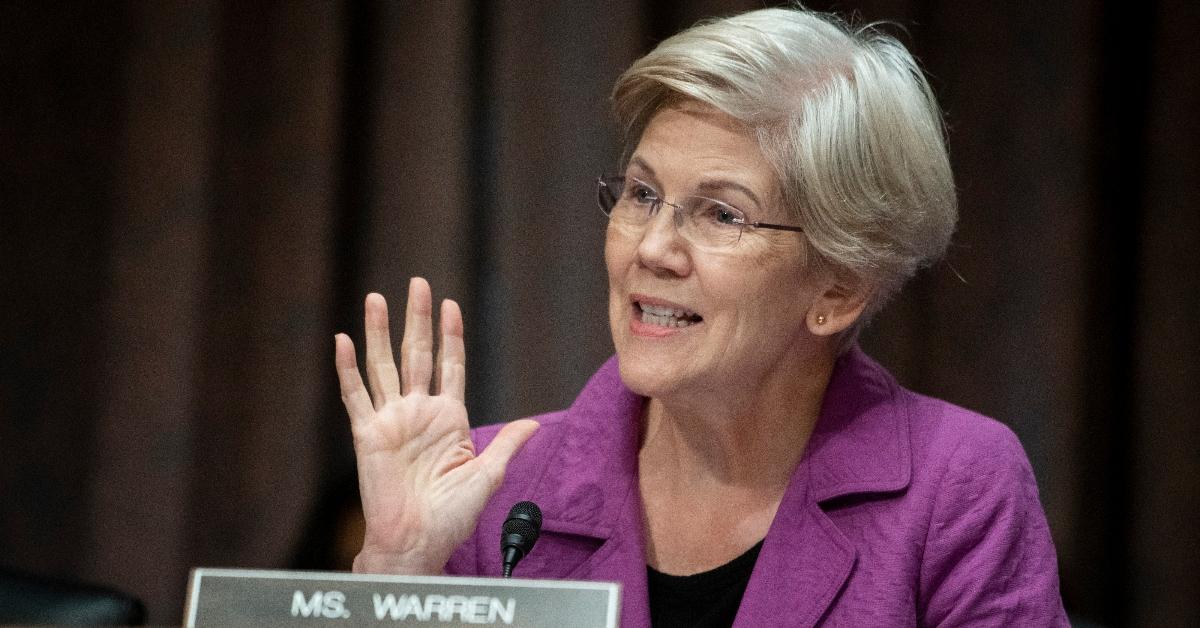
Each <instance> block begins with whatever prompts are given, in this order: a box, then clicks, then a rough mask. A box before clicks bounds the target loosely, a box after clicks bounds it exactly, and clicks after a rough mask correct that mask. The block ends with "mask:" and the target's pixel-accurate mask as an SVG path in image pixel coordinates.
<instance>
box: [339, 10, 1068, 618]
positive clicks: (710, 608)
mask: <svg viewBox="0 0 1200 628" xmlns="http://www.w3.org/2000/svg"><path fill="white" fill-rule="evenodd" d="M613 98H614V103H615V109H616V112H617V116H618V118H619V119H620V122H621V123H622V125H623V127H624V130H625V132H626V134H627V139H628V142H629V146H631V148H632V150H631V151H630V153H629V156H628V161H627V165H626V168H625V171H624V174H623V175H622V176H618V177H606V178H601V180H600V182H599V196H600V202H601V207H602V209H604V210H605V212H606V213H608V214H609V222H608V229H607V235H606V246H605V261H606V265H607V269H608V277H609V318H610V323H611V326H612V334H613V342H614V344H615V346H616V357H615V358H614V359H612V360H610V361H609V362H608V363H607V364H605V365H604V366H603V367H602V368H601V369H600V371H599V372H598V373H597V374H596V375H595V376H594V377H593V378H592V380H591V381H590V382H589V383H588V385H587V386H586V388H584V390H583V391H582V393H581V394H580V395H579V398H578V400H577V401H576V402H575V403H574V404H573V405H572V406H571V408H570V409H568V410H566V411H562V412H556V413H552V414H547V415H544V416H541V417H537V418H536V420H522V421H516V422H513V423H510V424H508V425H505V426H488V427H484V428H481V429H478V430H475V431H474V432H471V431H470V430H469V428H468V423H467V413H466V409H465V408H464V406H463V404H462V398H463V383H464V380H465V376H464V350H463V339H462V318H461V314H460V312H459V309H458V306H457V305H455V304H454V303H453V302H451V301H444V302H443V303H442V306H441V314H440V319H441V329H440V338H441V339H440V349H439V351H438V355H437V366H436V367H435V366H434V350H433V332H432V329H431V327H432V323H431V315H432V298H431V294H430V289H429V286H428V285H427V284H426V283H425V282H424V281H423V280H419V279H416V280H413V282H412V283H411V286H410V289H409V295H408V307H407V309H406V313H405V328H404V340H403V343H402V346H401V361H400V369H399V372H397V369H396V367H395V364H394V362H393V358H392V354H391V349H390V341H389V334H388V315H387V309H386V304H385V303H384V301H383V298H382V297H380V296H378V295H370V296H368V297H367V300H366V342H367V360H366V365H367V375H368V379H369V383H370V390H371V393H370V394H368V393H367V391H366V389H365V388H364V386H363V384H362V381H361V379H360V376H359V373H358V370H357V367H356V363H355V355H354V348H353V345H352V344H351V341H350V340H349V338H348V337H346V336H345V335H344V334H343V335H339V336H338V338H337V352H336V353H337V357H336V362H337V366H338V373H339V379H340V381H341V384H342V393H343V399H344V400H345V404H346V408H347V410H348V412H349V414H350V417H351V421H352V426H353V431H354V441H355V449H356V452H357V456H358V466H359V476H360V484H361V488H362V496H363V507H364V514H365V516H366V520H367V532H366V538H365V541H364V545H363V549H362V552H361V553H360V554H359V556H358V558H357V560H356V562H355V569H356V570H358V571H375V572H391V573H410V574H422V573H424V574H434V573H443V571H445V572H447V573H457V574H479V575H496V574H498V572H499V557H498V554H499V552H498V548H497V541H496V536H497V530H499V529H500V526H501V524H502V522H503V520H504V518H505V514H506V512H507V509H508V507H509V506H510V505H512V504H513V503H514V502H516V501H520V500H524V499H529V500H533V501H535V502H537V503H538V504H539V505H541V507H542V510H543V511H544V513H545V522H544V524H543V532H542V536H541V539H540V540H539V541H538V546H537V548H536V549H535V550H534V551H533V552H532V553H531V554H530V556H529V557H528V558H526V559H525V560H524V561H523V562H522V563H521V565H520V567H519V575H521V576H523V577H531V578H539V577H542V578H571V579H594V580H613V581H618V582H620V583H622V585H623V587H624V588H623V594H622V599H623V608H622V625H624V626H642V625H648V624H650V623H651V621H652V620H653V623H654V624H655V625H730V624H731V623H734V624H737V625H744V626H768V625H772V626H773V625H779V626H783V625H787V626H812V625H816V624H822V625H847V626H915V625H921V626H950V625H972V626H974V625H997V626H1001V625H1003V626H1011V625H1019V626H1046V625H1065V623H1066V620H1065V616H1064V614H1063V611H1062V605H1061V602H1060V599H1059V594H1058V578H1057V573H1056V565H1055V556H1054V549H1053V546H1052V544H1051V540H1050V535H1049V531H1048V529H1047V525H1046V522H1045V517H1044V515H1043V513H1042V509H1041V506H1040V504H1039V503H1038V499H1037V488H1036V486H1035V484H1034V480H1033V476H1032V473H1031V471H1030V469H1029V465H1028V462H1027V461H1026V459H1025V455H1024V453H1023V451H1022V450H1021V447H1020V445H1019V443H1018V442H1017V441H1016V439H1015V437H1014V436H1013V434H1012V433H1011V432H1010V431H1009V430H1007V429H1006V428H1004V427H1003V426H1001V425H1000V424H998V423H996V422H994V421H991V420H990V419H986V418H984V417H981V416H979V415H976V414H973V413H971V412H969V411H966V410H963V409H961V408H957V407H954V406H952V405H950V404H947V403H945V402H941V401H937V400H933V399H929V398H926V397H922V396H920V395H916V394H914V393H912V392H909V391H907V390H904V389H903V388H901V387H899V386H898V385H897V384H896V382H895V380H894V379H893V378H892V377H891V376H890V375H889V374H888V373H887V372H886V371H885V370H884V369H883V368H881V367H880V366H879V365H878V364H876V363H874V362H873V361H871V360H870V359H869V358H867V357H866V356H865V355H863V354H862V352H861V351H860V350H859V349H858V347H857V345H856V344H855V337H856V335H857V331H858V329H859V327H860V326H861V325H862V324H863V322H864V321H865V320H867V319H868V318H869V317H870V316H871V315H872V314H873V313H874V312H876V311H877V310H878V309H879V308H880V307H881V306H882V305H883V304H884V303H885V302H886V301H887V299H888V298H889V297H890V296H891V295H893V294H894V293H895V292H896V290H897V289H899V287H900V286H901V285H902V284H903V283H904V281H905V280H906V279H908V278H909V277H910V276H911V275H912V274H913V273H914V272H915V271H916V269H918V268H919V267H921V266H922V265H925V264H929V263H931V262H932V261H934V260H936V259H937V258H938V257H939V256H940V255H941V254H942V252H943V251H944V249H945V247H946V246H947V243H948V241H949V238H950V235H951V233H952V231H953V227H954V222H955V220H956V209H955V199H954V190H953V181H952V177H951V173H950V168H949V164H948V161H947V157H946V151H945V146H944V140H943V135H942V126H941V120H940V115H939V113H938V110H937V106H936V104H935V103H934V100H933V97H932V95H931V93H930V90H929V87H928V85H927V84H926V82H925V80H924V78H923V77H922V74H921V72H920V70H919V69H918V67H917V66H916V63H915V61H914V60H913V59H912V57H911V56H910V55H909V54H908V53H907V51H906V50H904V48H903V47H902V46H901V45H900V44H899V43H897V42H896V41H895V40H893V39H890V38H888V37H886V36H884V35H881V34H879V33H877V32H876V31H874V30H871V29H864V30H852V29H850V28H848V27H847V26H846V25H845V24H843V23H841V22H839V21H837V20H836V19H834V18H831V17H829V16H825V15H820V14H814V13H810V12H806V11H803V10H789V9H771V10H762V11H755V12H751V13H747V14H744V15H740V16H736V17H732V18H728V19H724V20H719V21H715V22H710V23H707V24H703V25H700V26H697V27H695V28H692V29H689V30H688V31H685V32H683V33H681V34H679V35H676V36H675V37H672V38H670V39H668V40H666V41H664V42H663V43H662V44H661V45H659V46H658V47H657V48H656V49H655V50H654V51H653V52H651V53H650V54H648V55H647V56H646V57H644V58H642V59H640V60H639V61H637V62H636V63H635V64H634V65H633V66H632V67H631V68H630V69H629V70H628V71H627V72H626V73H625V74H624V75H622V76H621V77H620V78H619V79H618V81H617V84H616V87H615V89H614V91H613ZM539 425H540V427H539ZM535 430H536V431H535ZM477 452H478V453H477Z"/></svg>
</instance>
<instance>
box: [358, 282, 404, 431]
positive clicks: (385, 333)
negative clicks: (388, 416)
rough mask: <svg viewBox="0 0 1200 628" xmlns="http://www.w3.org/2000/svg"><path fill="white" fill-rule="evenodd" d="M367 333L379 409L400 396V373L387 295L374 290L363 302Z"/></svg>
mask: <svg viewBox="0 0 1200 628" xmlns="http://www.w3.org/2000/svg"><path fill="white" fill-rule="evenodd" d="M363 311H364V312H365V314H364V321H363V326H364V327H365V331H366V335H367V365H366V366H367V381H368V382H369V383H370V384H371V397H372V399H373V400H374V402H375V409H379V407H380V406H382V405H383V404H385V403H387V402H389V401H394V400H396V399H399V398H400V376H399V374H398V373H397V372H396V360H395V359H394V358H393V357H392V334H391V331H390V330H389V329H388V327H389V323H388V309H387V301H386V300H385V299H384V298H383V295H380V294H376V293H374V292H372V293H371V294H368V295H367V299H366V302H365V303H364V304H363Z"/></svg>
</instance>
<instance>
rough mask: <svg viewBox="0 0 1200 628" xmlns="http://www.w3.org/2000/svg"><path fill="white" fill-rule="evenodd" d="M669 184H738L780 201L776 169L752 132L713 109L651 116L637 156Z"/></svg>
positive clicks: (684, 107) (682, 107) (688, 106)
mask: <svg viewBox="0 0 1200 628" xmlns="http://www.w3.org/2000/svg"><path fill="white" fill-rule="evenodd" d="M633 157H634V158H636V159H635V161H636V160H641V161H643V162H645V163H646V164H647V165H648V166H650V167H651V168H652V169H653V171H654V174H655V175H656V177H657V178H659V179H660V183H661V184H662V185H664V186H666V185H669V186H686V187H693V186H695V185H697V184H700V183H703V182H704V181H707V180H733V181H736V182H738V183H740V184H742V185H744V186H746V187H749V188H751V189H752V190H754V191H755V192H756V193H757V194H758V195H759V196H760V197H765V198H775V196H776V188H777V185H776V178H775V170H774V168H773V167H772V166H771V164H770V162H768V161H767V159H766V157H764V156H763V153H762V149H761V148H759V145H758V141H757V140H756V139H755V136H754V133H753V131H752V130H751V129H750V128H749V127H747V126H746V125H744V124H743V123H741V122H739V121H738V120H736V119H734V118H733V117H731V116H729V115H728V114H725V113H722V112H720V111H718V110H716V109H714V108H712V107H710V106H707V105H703V104H700V103H695V102H690V101H689V102H685V103H680V104H675V105H672V106H669V107H665V108H663V109H662V110H660V111H659V112H658V113H656V114H655V115H654V117H653V118H651V120H650V122H649V124H647V125H646V129H645V131H644V132H643V133H642V137H641V140H640V141H639V142H638V145H637V148H636V149H635V150H634V152H633Z"/></svg>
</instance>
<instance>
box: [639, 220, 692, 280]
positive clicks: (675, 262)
mask: <svg viewBox="0 0 1200 628" xmlns="http://www.w3.org/2000/svg"><path fill="white" fill-rule="evenodd" d="M678 211H679V210H678V208H676V207H675V206H674V205H671V204H670V203H664V202H662V201H660V204H659V206H658V210H657V211H655V212H653V213H652V214H651V215H650V219H649V221H648V222H647V223H646V227H645V229H644V230H643V231H642V239H641V241H640V242H639V243H638V248H637V254H638V261H639V262H640V263H641V265H642V266H644V267H646V268H648V269H650V270H652V271H654V272H655V274H669V275H675V276H678V277H684V276H687V274H688V273H690V272H691V268H692V259H691V252H690V251H689V250H688V247H687V241H685V240H684V239H683V236H682V235H680V233H679V221H678V218H677V216H676V212H678Z"/></svg>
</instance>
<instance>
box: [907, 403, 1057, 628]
mask: <svg viewBox="0 0 1200 628" xmlns="http://www.w3.org/2000/svg"><path fill="white" fill-rule="evenodd" d="M900 395H901V396H902V397H903V398H904V402H905V404H906V405H907V407H908V415H909V421H910V437H911V442H912V451H913V460H912V469H913V475H912V483H911V485H910V486H909V489H908V492H909V497H910V503H914V502H917V503H922V504H924V508H922V509H921V510H922V511H923V513H924V517H925V518H926V522H927V523H926V524H925V526H924V529H925V539H924V542H923V543H922V546H923V551H922V557H921V569H920V583H921V584H920V587H919V590H920V591H921V596H920V600H919V601H918V606H919V608H920V609H921V610H922V611H923V612H922V614H923V615H924V616H925V617H926V619H928V620H930V623H941V622H947V623H964V622H965V623H971V622H981V623H985V624H987V623H989V622H998V625H1000V624H1002V625H1022V624H1024V625H1035V624H1036V625H1060V624H1061V621H1062V604H1061V599H1060V597H1059V592H1058V574H1057V559H1056V554H1055V550H1054V545H1053V541H1052V539H1051V535H1050V530H1049V526H1048V525H1047V522H1046V518H1045V514H1044V512H1043V510H1042V505H1041V501H1040V499H1039V496H1038V488H1037V481H1036V479H1035V477H1034V473H1033V469H1032V467H1031V466H1030V464H1029V460H1028V458H1027V457H1026V455H1025V450H1024V449H1023V448H1022V446H1021V443H1020V441H1019V440H1018V438H1017V436H1016V434H1014V433H1013V431H1012V430H1011V429H1009V428H1008V426H1006V425H1004V424H1003V423H1000V422H999V421H996V420H994V419H991V418H988V417H986V416H983V415H981V414H979V413H976V412H972V411H970V410H966V409H964V408H961V407H958V406H956V405H954V404H951V403H948V402H945V401H941V400H937V399H933V398H930V397H926V396H923V395H918V394H916V393H912V392H910V391H907V390H904V389H900ZM1026 622H1032V623H1026Z"/></svg>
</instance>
